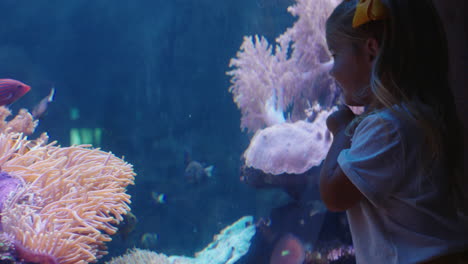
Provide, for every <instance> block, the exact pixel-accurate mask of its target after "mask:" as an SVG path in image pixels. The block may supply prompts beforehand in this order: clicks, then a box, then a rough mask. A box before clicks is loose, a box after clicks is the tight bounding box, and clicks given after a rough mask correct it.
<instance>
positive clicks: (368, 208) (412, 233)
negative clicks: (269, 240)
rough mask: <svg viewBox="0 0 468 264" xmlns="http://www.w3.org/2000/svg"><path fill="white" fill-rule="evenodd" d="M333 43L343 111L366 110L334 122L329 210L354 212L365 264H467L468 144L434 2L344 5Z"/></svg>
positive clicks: (325, 194)
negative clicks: (465, 171)
mask: <svg viewBox="0 0 468 264" xmlns="http://www.w3.org/2000/svg"><path fill="white" fill-rule="evenodd" d="M327 42H328V45H329V49H330V52H331V54H332V55H333V58H334V67H333V69H332V70H331V72H330V74H331V75H332V76H333V77H334V78H335V79H336V81H337V82H338V83H339V85H340V86H341V88H342V92H343V97H344V101H345V103H346V104H347V105H349V106H364V107H365V109H366V111H365V112H364V114H362V115H360V116H357V117H356V116H355V115H354V114H353V113H352V112H351V111H350V110H349V108H348V107H343V108H342V109H341V110H339V111H337V112H335V113H334V114H332V115H331V116H330V117H329V118H328V120H327V125H328V128H329V130H330V131H331V132H332V133H333V135H334V139H333V144H332V146H331V148H330V151H329V153H328V155H327V158H326V159H325V162H324V164H323V167H322V171H321V175H320V193H321V197H322V199H323V201H324V203H325V204H326V206H327V207H328V208H329V209H330V210H332V211H343V210H346V211H347V215H348V220H349V224H350V228H351V233H352V235H353V243H354V246H355V251H356V259H357V262H358V263H371V264H381V263H382V264H386V263H465V262H464V261H467V262H466V263H468V257H467V255H468V254H467V253H464V251H466V250H467V249H468V225H467V221H466V218H464V217H463V216H464V213H466V211H465V210H466V207H467V203H466V200H464V198H463V192H462V190H461V189H462V188H463V186H461V185H460V184H459V182H462V181H461V176H462V174H461V171H460V168H461V166H462V164H461V160H462V158H463V155H462V149H461V146H462V145H463V139H462V138H461V130H460V124H459V121H458V119H457V117H456V112H455V106H454V102H453V98H452V94H451V91H450V87H449V86H448V80H447V75H448V73H447V71H448V70H447V68H448V66H447V63H448V62H447V51H446V47H445V45H446V44H445V39H444V32H443V30H442V27H441V25H440V24H439V20H438V17H437V15H436V13H435V10H434V8H433V6H432V3H431V0H360V1H357V0H351V1H343V2H342V3H341V4H340V5H339V6H338V7H337V8H336V9H335V10H334V12H333V13H332V15H331V16H330V18H329V19H328V21H327Z"/></svg>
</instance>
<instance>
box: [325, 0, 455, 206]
mask: <svg viewBox="0 0 468 264" xmlns="http://www.w3.org/2000/svg"><path fill="white" fill-rule="evenodd" d="M381 1H382V2H383V4H384V5H385V6H386V7H387V9H388V11H389V14H390V15H389V18H388V19H384V20H380V21H371V22H368V23H366V24H363V25H361V26H359V27H357V28H353V27H352V21H353V17H354V13H355V10H356V5H357V2H358V0H345V1H343V2H342V3H340V4H339V5H338V7H337V8H336V9H335V10H334V11H333V13H332V14H331V16H330V17H329V19H328V21H327V24H326V27H327V28H326V31H327V41H332V42H339V41H343V40H347V41H350V42H351V43H352V45H353V46H355V47H358V46H359V45H362V44H363V43H364V42H365V41H366V40H367V39H369V38H374V39H376V40H377V42H378V43H379V47H380V49H379V52H378V55H377V56H376V58H375V60H374V65H373V68H372V73H371V80H370V89H367V91H366V92H367V93H371V96H370V98H372V102H371V104H370V105H369V107H368V111H367V113H371V112H372V111H375V110H377V109H380V108H389V109H394V106H396V105H403V104H404V105H405V106H407V107H408V106H409V107H410V108H409V113H408V114H407V115H405V116H404V117H405V118H409V119H412V120H415V121H416V122H418V123H419V124H420V126H421V127H422V128H423V129H424V131H425V135H426V141H427V143H428V145H429V147H430V150H431V151H430V153H428V154H427V156H425V157H424V160H425V161H426V165H427V166H425V167H426V169H429V168H430V165H431V164H432V161H434V160H437V159H442V160H443V161H444V162H445V164H447V166H448V169H449V170H450V173H449V175H447V177H449V179H448V180H449V181H450V184H451V186H452V187H453V190H454V194H456V196H457V198H460V199H462V198H461V196H462V191H461V188H462V186H461V183H463V181H462V179H461V177H462V175H463V174H462V171H461V168H462V162H463V161H462V158H463V149H462V146H463V138H462V136H461V135H462V134H461V124H460V121H459V119H458V118H457V113H456V109H455V102H454V98H453V95H452V92H451V89H450V86H449V81H448V54H447V46H446V45H447V44H446V43H447V41H446V39H445V32H444V30H443V27H442V24H441V22H440V20H439V17H438V15H437V12H436V10H435V8H434V6H433V4H432V1H431V0H381ZM355 50H358V49H357V48H356V49H355ZM360 94H361V95H363V96H368V95H367V94H365V92H362V93H360ZM410 101H417V102H421V103H423V104H425V105H428V106H429V107H431V108H432V109H433V112H431V115H428V114H427V113H426V112H424V111H421V109H419V108H417V107H414V106H412V104H405V103H407V102H410ZM398 114H399V115H401V114H402V113H401V112H399V113H398ZM364 117H365V115H363V116H362V117H360V118H358V119H356V120H357V122H359V121H360V120H362V119H363V118H364Z"/></svg>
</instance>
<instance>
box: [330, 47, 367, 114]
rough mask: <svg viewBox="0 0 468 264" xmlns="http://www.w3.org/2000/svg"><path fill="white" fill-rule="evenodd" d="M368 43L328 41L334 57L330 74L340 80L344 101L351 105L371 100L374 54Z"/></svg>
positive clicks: (362, 104) (363, 103)
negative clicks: (372, 54) (370, 88)
mask: <svg viewBox="0 0 468 264" xmlns="http://www.w3.org/2000/svg"><path fill="white" fill-rule="evenodd" d="M366 44H367V43H362V44H352V43H351V41H349V40H342V41H339V42H338V41H337V42H336V43H334V42H333V41H332V42H328V46H329V49H330V52H331V54H332V56H333V59H334V63H333V68H332V69H331V70H330V75H331V76H333V78H335V80H336V81H337V82H338V84H339V86H340V87H341V89H342V92H343V97H344V101H345V103H346V104H347V105H350V106H365V105H367V104H368V103H369V102H370V90H369V84H370V76H371V71H372V61H373V56H371V54H369V52H368V49H367V46H366Z"/></svg>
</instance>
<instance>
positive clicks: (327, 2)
mask: <svg viewBox="0 0 468 264" xmlns="http://www.w3.org/2000/svg"><path fill="white" fill-rule="evenodd" d="M335 5H336V1H335V0H315V1H311V0H297V1H296V4H295V5H293V6H291V7H289V8H288V11H289V12H290V13H291V14H292V15H294V16H297V17H298V20H297V21H296V23H295V24H294V25H293V27H291V28H289V29H287V31H286V32H285V33H283V34H282V35H281V36H279V37H278V38H277V39H276V43H277V44H276V45H275V47H273V45H270V44H269V43H268V41H267V40H266V39H265V38H264V37H259V36H255V37H252V36H249V37H245V38H244V42H243V44H242V45H241V48H240V51H239V52H238V53H237V57H236V58H233V59H231V61H230V63H229V66H230V67H231V68H233V69H232V70H231V71H228V72H227V74H228V75H230V76H232V78H231V83H232V85H231V87H230V88H229V91H230V92H231V93H232V94H233V97H234V102H235V103H236V104H237V106H238V107H239V109H240V110H241V112H242V118H241V128H242V129H247V130H249V131H252V132H255V131H257V130H258V129H261V128H264V127H266V126H271V125H274V124H278V123H283V122H285V121H286V120H290V121H297V120H300V119H305V117H306V116H305V113H304V111H305V110H306V109H308V108H310V107H311V103H314V102H318V103H319V104H320V105H322V106H324V107H330V106H331V105H333V104H334V103H335V102H336V100H337V96H338V93H337V89H336V87H335V85H334V83H333V81H332V79H331V77H330V76H329V75H328V71H329V69H330V68H331V66H332V65H333V61H332V60H331V58H330V56H329V54H328V50H327V48H326V47H327V46H326V40H325V21H326V18H327V17H328V15H329V14H330V12H331V11H332V9H333V7H334V6H335ZM273 49H274V50H275V52H273Z"/></svg>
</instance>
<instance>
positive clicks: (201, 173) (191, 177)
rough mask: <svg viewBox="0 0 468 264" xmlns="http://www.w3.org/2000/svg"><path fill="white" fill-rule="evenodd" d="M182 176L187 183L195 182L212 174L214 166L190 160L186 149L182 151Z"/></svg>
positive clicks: (201, 180)
mask: <svg viewBox="0 0 468 264" xmlns="http://www.w3.org/2000/svg"><path fill="white" fill-rule="evenodd" d="M184 164H185V170H184V178H185V180H187V182H188V183H192V184H197V183H200V182H203V181H205V180H206V179H208V178H211V177H212V176H213V169H214V166H213V165H210V166H207V167H205V166H204V165H203V164H202V163H200V162H198V161H195V160H192V159H191V157H190V154H189V153H188V151H185V152H184Z"/></svg>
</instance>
